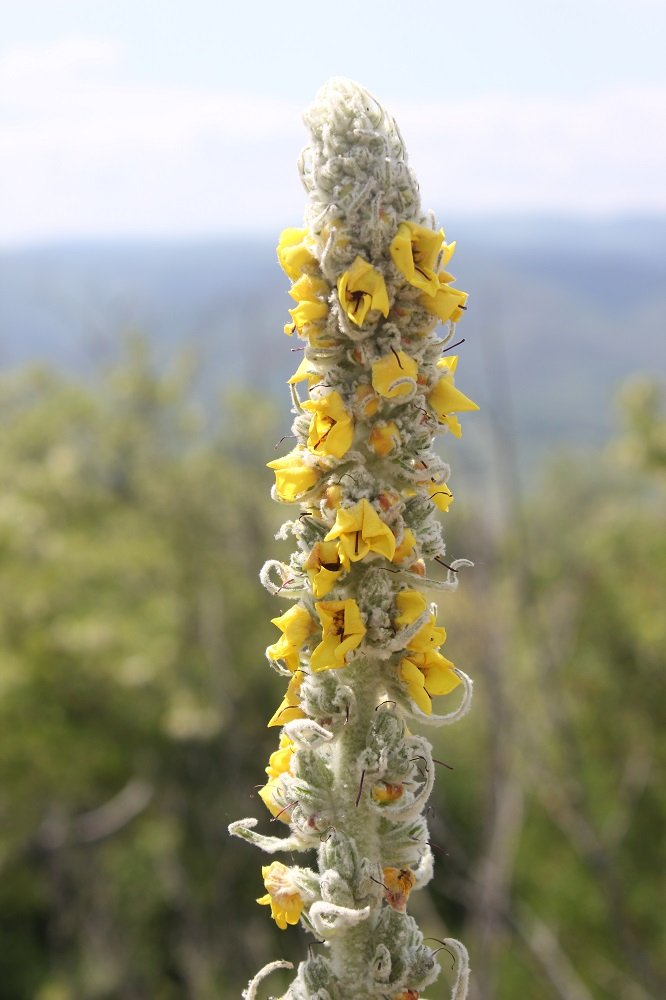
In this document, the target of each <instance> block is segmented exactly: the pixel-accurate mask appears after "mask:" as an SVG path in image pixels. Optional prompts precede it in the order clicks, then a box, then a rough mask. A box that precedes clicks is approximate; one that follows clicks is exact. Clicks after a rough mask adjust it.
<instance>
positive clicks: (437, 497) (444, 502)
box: [419, 479, 453, 512]
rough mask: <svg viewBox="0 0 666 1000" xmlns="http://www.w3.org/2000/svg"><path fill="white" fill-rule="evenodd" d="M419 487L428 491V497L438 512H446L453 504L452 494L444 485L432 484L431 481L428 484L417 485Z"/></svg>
mask: <svg viewBox="0 0 666 1000" xmlns="http://www.w3.org/2000/svg"><path fill="white" fill-rule="evenodd" d="M419 486H423V487H424V489H426V490H428V497H429V499H430V500H432V502H433V503H434V505H435V507H437V509H438V510H441V511H444V512H446V511H447V510H448V509H449V507H450V506H451V504H452V503H453V493H452V492H451V490H450V489H449V488H448V486H447V485H446V483H433V481H432V479H431V480H429V481H428V482H421V483H419Z"/></svg>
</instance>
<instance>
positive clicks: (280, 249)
mask: <svg viewBox="0 0 666 1000" xmlns="http://www.w3.org/2000/svg"><path fill="white" fill-rule="evenodd" d="M311 246H312V244H311V242H310V239H309V237H308V231H307V229H293V228H290V229H283V230H282V232H281V233H280V241H279V243H278V246H277V255H278V260H279V261H280V265H281V267H282V269H283V270H284V271H285V272H286V273H287V274H288V276H289V277H290V278H291V279H292V280H294V279H296V278H298V277H299V276H300V275H301V274H302V273H303V271H304V270H305V269H306V267H309V266H310V265H312V264H316V263H317V261H316V259H315V257H314V256H313V255H312V252H311Z"/></svg>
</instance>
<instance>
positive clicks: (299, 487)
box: [267, 447, 320, 503]
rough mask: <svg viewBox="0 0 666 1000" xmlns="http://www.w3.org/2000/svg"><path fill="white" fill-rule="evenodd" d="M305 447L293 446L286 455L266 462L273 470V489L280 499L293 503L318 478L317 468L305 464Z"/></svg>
mask: <svg viewBox="0 0 666 1000" xmlns="http://www.w3.org/2000/svg"><path fill="white" fill-rule="evenodd" d="M306 455H307V452H306V450H305V448H300V447H299V448H294V450H293V451H290V452H289V454H288V455H284V456H283V457H282V458H276V459H274V460H273V461H272V462H268V463H267V464H268V468H269V469H273V470H274V472H275V489H276V492H277V495H278V496H279V498H280V500H283V501H284V502H285V503H293V502H294V501H295V500H297V499H298V498H299V497H300V496H302V494H303V493H307V492H308V490H311V489H312V487H313V486H314V485H315V484H316V483H317V481H318V480H319V476H320V473H319V470H318V469H316V468H314V467H313V466H312V465H308V464H306V462H305V461H304V456H306Z"/></svg>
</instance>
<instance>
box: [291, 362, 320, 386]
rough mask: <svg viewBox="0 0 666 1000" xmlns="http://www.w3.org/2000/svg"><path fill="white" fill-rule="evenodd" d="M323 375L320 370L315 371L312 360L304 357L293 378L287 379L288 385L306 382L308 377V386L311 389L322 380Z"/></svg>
mask: <svg viewBox="0 0 666 1000" xmlns="http://www.w3.org/2000/svg"><path fill="white" fill-rule="evenodd" d="M323 377H324V376H323V375H321V374H320V373H319V372H316V371H314V369H313V367H312V362H311V361H308V359H307V358H303V360H302V361H301V363H300V365H299V366H298V368H297V369H296V371H295V372H294V374H293V375H292V376H291V378H288V379H287V385H298V383H299V382H305V380H306V379H307V383H308V388H310V389H311V388H312V386H313V385H316V384H317V382H321V380H322V378H323Z"/></svg>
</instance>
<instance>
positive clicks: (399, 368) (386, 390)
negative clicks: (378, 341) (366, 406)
mask: <svg viewBox="0 0 666 1000" xmlns="http://www.w3.org/2000/svg"><path fill="white" fill-rule="evenodd" d="M418 370H419V367H418V365H417V363H416V361H414V358H410V357H409V355H408V354H405V352H404V351H391V353H390V354H385V355H384V357H383V358H379V360H378V361H375V362H374V363H373V365H372V385H373V388H374V390H375V392H378V393H379V395H380V396H383V397H384V398H385V399H395V398H396V397H397V396H404V395H405V394H406V393H408V392H411V391H412V389H413V388H414V385H415V383H416V376H417V374H418Z"/></svg>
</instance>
